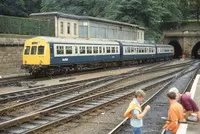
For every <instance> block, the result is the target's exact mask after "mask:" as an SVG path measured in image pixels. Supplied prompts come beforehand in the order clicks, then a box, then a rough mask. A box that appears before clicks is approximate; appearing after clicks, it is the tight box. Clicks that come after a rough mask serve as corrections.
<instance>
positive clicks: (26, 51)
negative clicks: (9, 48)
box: [24, 46, 31, 55]
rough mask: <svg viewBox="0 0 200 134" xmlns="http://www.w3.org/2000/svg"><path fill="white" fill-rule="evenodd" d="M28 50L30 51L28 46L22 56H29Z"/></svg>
mask: <svg viewBox="0 0 200 134" xmlns="http://www.w3.org/2000/svg"><path fill="white" fill-rule="evenodd" d="M30 49H31V47H30V46H26V48H25V51H24V55H29V53H30Z"/></svg>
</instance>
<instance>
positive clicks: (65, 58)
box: [50, 43, 120, 65]
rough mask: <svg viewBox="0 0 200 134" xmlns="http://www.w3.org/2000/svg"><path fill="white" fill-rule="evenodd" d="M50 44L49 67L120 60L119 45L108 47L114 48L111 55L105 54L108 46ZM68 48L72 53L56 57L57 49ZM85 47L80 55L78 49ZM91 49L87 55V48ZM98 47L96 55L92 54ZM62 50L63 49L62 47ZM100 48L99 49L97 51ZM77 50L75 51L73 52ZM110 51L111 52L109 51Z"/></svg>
mask: <svg viewBox="0 0 200 134" xmlns="http://www.w3.org/2000/svg"><path fill="white" fill-rule="evenodd" d="M50 44H51V61H50V62H51V65H73V64H85V63H95V62H108V61H119V60H120V53H119V51H120V49H119V45H109V48H110V49H111V48H115V50H114V52H113V53H107V49H106V48H107V47H108V46H101V45H90V46H89V45H77V44H73V45H70V44H56V43H50ZM60 46H61V47H62V46H64V47H66V46H69V47H70V48H72V52H71V53H70V54H66V53H65V54H63V55H58V54H57V53H58V52H57V51H58V48H59V47H60ZM82 47H85V49H84V50H85V52H84V54H81V50H80V48H82ZM88 47H89V48H92V52H90V54H88V53H87V51H88V50H87V48H88ZM94 47H96V48H97V47H98V50H97V52H96V53H94V50H93V48H94ZM62 48H63V47H62ZM99 48H101V49H99ZM75 49H77V50H75ZM110 51H111V50H110Z"/></svg>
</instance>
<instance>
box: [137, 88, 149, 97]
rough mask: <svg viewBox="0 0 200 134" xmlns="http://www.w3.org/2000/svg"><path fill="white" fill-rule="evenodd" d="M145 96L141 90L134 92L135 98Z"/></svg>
mask: <svg viewBox="0 0 200 134" xmlns="http://www.w3.org/2000/svg"><path fill="white" fill-rule="evenodd" d="M145 95H146V94H145V92H144V91H143V90H141V89H139V90H136V91H135V97H136V98H137V97H138V96H142V97H144V96H145Z"/></svg>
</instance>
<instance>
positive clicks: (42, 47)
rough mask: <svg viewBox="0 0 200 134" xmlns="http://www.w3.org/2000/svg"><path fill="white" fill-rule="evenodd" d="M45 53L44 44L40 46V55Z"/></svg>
mask: <svg viewBox="0 0 200 134" xmlns="http://www.w3.org/2000/svg"><path fill="white" fill-rule="evenodd" d="M43 54H44V46H39V47H38V55H43Z"/></svg>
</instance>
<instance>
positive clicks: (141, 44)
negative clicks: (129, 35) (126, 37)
mask: <svg viewBox="0 0 200 134" xmlns="http://www.w3.org/2000/svg"><path fill="white" fill-rule="evenodd" d="M121 43H122V44H123V45H130V46H145V47H146V46H151V47H155V45H154V44H148V43H136V42H121Z"/></svg>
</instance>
